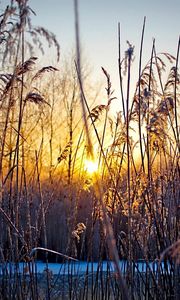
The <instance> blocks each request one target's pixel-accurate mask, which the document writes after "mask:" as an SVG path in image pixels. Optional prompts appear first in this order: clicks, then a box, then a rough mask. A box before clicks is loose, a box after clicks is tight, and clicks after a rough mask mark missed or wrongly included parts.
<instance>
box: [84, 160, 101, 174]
mask: <svg viewBox="0 0 180 300" xmlns="http://www.w3.org/2000/svg"><path fill="white" fill-rule="evenodd" d="M84 170H85V171H86V172H88V173H89V174H93V173H95V172H97V170H98V162H97V161H92V160H88V159H86V160H85V162H84Z"/></svg>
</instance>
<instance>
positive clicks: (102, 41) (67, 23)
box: [0, 0, 180, 86]
mask: <svg viewBox="0 0 180 300" xmlns="http://www.w3.org/2000/svg"><path fill="white" fill-rule="evenodd" d="M8 2H9V1H8V0H2V1H0V3H3V4H6V3H7V4H8ZM29 5H30V7H31V8H32V9H33V10H34V11H35V12H36V16H35V17H33V24H34V25H41V26H44V27H46V28H47V29H49V30H50V31H52V32H54V33H55V34H56V37H57V39H58V41H59V43H60V46H61V57H63V56H64V55H66V54H67V53H68V52H69V53H72V49H73V47H74V40H75V32H74V11H73V0H29ZM79 15H80V33H81V44H82V48H83V52H84V54H85V57H86V58H87V59H88V62H89V64H90V65H91V67H92V69H93V70H94V74H95V76H97V77H100V76H102V72H101V66H103V67H104V68H106V69H107V71H108V72H109V73H110V75H111V77H112V81H113V82H114V85H115V86H117V81H118V66H117V59H118V42H117V40H118V39H117V25H118V22H120V23H121V35H122V40H121V41H122V53H123V52H124V51H125V50H126V48H127V44H126V40H129V41H130V42H131V43H132V44H133V45H135V56H136V60H135V64H136V62H138V56H139V46H140V38H141V31H142V24H143V18H144V16H146V29H145V39H144V51H143V62H144V63H145V62H147V60H148V59H149V57H150V53H151V46H152V39H153V38H155V39H156V50H157V52H165V51H166V52H170V53H171V54H173V55H176V51H177V43H178V37H179V34H180V0H171V1H170V0H169V1H167V0H136V1H135V0H125V1H123V0H79ZM46 58H47V57H46ZM48 59H49V60H50V61H53V57H51V54H50V55H49V53H48ZM136 69H137V68H136Z"/></svg>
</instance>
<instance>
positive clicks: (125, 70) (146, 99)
mask: <svg viewBox="0 0 180 300" xmlns="http://www.w3.org/2000/svg"><path fill="white" fill-rule="evenodd" d="M74 4H75V6H74V13H75V21H76V23H75V24H76V26H75V32H76V41H75V42H76V49H75V51H74V52H76V54H72V56H71V57H69V58H68V59H64V60H63V59H62V58H61V59H60V56H61V51H60V45H59V43H58V41H57V40H56V37H55V35H54V34H53V33H52V32H50V31H48V30H47V29H45V28H44V27H35V26H33V24H32V23H31V15H32V14H33V13H34V12H33V11H32V10H31V8H30V7H29V5H28V1H24V0H19V1H11V3H10V4H9V6H7V8H6V9H5V10H4V11H3V13H2V14H1V16H0V44H1V52H0V57H1V72H0V115H1V118H0V185H1V187H0V299H2V300H3V299H7V300H10V299H22V300H26V299H27V300H28V299H33V300H34V299H123V300H124V299H179V298H178V297H179V294H180V268H179V264H180V165H179V153H180V139H179V138H180V137H179V106H180V89H179V87H180V75H179V72H178V66H179V50H180V40H179V41H177V45H175V48H177V50H176V53H177V55H176V56H173V55H172V54H170V53H168V52H166V49H165V51H164V52H163V53H157V52H156V43H155V40H153V42H152V50H151V56H150V57H149V60H148V61H147V63H146V64H145V65H142V58H143V49H144V34H145V26H146V19H145V18H144V23H143V27H142V33H141V43H140V49H139V53H136V56H137V57H136V61H137V60H138V64H137V66H138V72H137V74H138V76H137V78H136V79H135V80H136V85H135V88H134V90H133V91H132V86H133V84H132V83H133V81H134V78H135V76H134V74H133V72H132V65H133V64H134V55H135V49H134V46H133V45H132V44H131V43H130V42H127V50H126V51H125V53H122V51H121V28H120V24H118V49H119V57H118V66H117V67H118V70H119V89H120V97H119V99H118V100H119V108H120V109H119V110H118V112H116V114H113V113H112V109H111V107H112V105H113V103H114V101H116V100H117V95H116V93H115V91H114V89H113V82H111V75H110V74H109V72H108V70H106V69H105V68H104V67H102V75H103V77H104V82H105V86H103V91H105V93H104V92H103V93H104V94H105V101H102V100H101V99H102V87H101V86H100V85H99V84H95V83H94V82H93V81H92V78H91V76H90V74H89V69H88V66H87V65H86V63H84V62H83V59H82V55H81V51H80V34H79V18H78V2H77V1H74ZM47 45H48V46H49V47H51V48H52V51H54V53H56V57H57V64H56V65H53V66H52V65H48V66H41V65H40V56H41V55H42V54H41V53H43V52H45V51H46V46H47ZM37 53H38V56H39V57H37ZM138 55H139V56H138ZM42 262H43V263H44V267H43V268H41V271H38V268H39V267H40V265H41V264H42ZM51 263H56V264H58V265H56V269H55V270H54V271H53V270H52V268H53V265H51ZM78 263H79V266H80V267H83V272H81V271H80V269H79V268H76V266H77V264H78ZM57 269H58V270H59V271H57ZM67 270H68V271H67Z"/></svg>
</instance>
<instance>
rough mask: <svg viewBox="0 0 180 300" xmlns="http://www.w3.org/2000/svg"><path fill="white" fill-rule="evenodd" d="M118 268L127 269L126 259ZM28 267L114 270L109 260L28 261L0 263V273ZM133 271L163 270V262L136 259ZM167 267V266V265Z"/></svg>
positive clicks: (37, 269)
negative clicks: (147, 261)
mask: <svg viewBox="0 0 180 300" xmlns="http://www.w3.org/2000/svg"><path fill="white" fill-rule="evenodd" d="M119 266H120V270H121V272H122V273H125V272H126V270H127V261H120V262H119ZM28 267H30V270H31V272H33V273H37V274H42V273H44V272H46V271H47V270H48V272H51V273H52V274H53V275H68V274H71V275H82V274H85V273H86V272H87V270H88V273H95V272H97V270H98V268H99V270H100V271H101V272H102V271H103V272H107V271H111V272H114V264H113V262H110V261H103V262H101V263H100V262H93V263H92V262H89V263H88V262H84V261H77V262H74V261H73V262H72V261H69V262H66V263H48V264H47V263H44V262H41V261H37V262H30V263H29V264H28V263H18V264H15V263H9V262H8V263H3V264H0V275H3V274H4V273H8V274H9V273H11V274H13V273H19V274H25V273H27V274H28V273H29V272H28ZM133 267H134V272H140V273H144V272H146V271H153V272H158V268H159V271H160V272H164V271H165V268H164V263H163V262H161V264H160V265H159V264H158V262H157V261H154V262H149V263H146V262H145V261H138V262H137V263H133ZM168 269H169V266H168Z"/></svg>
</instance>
